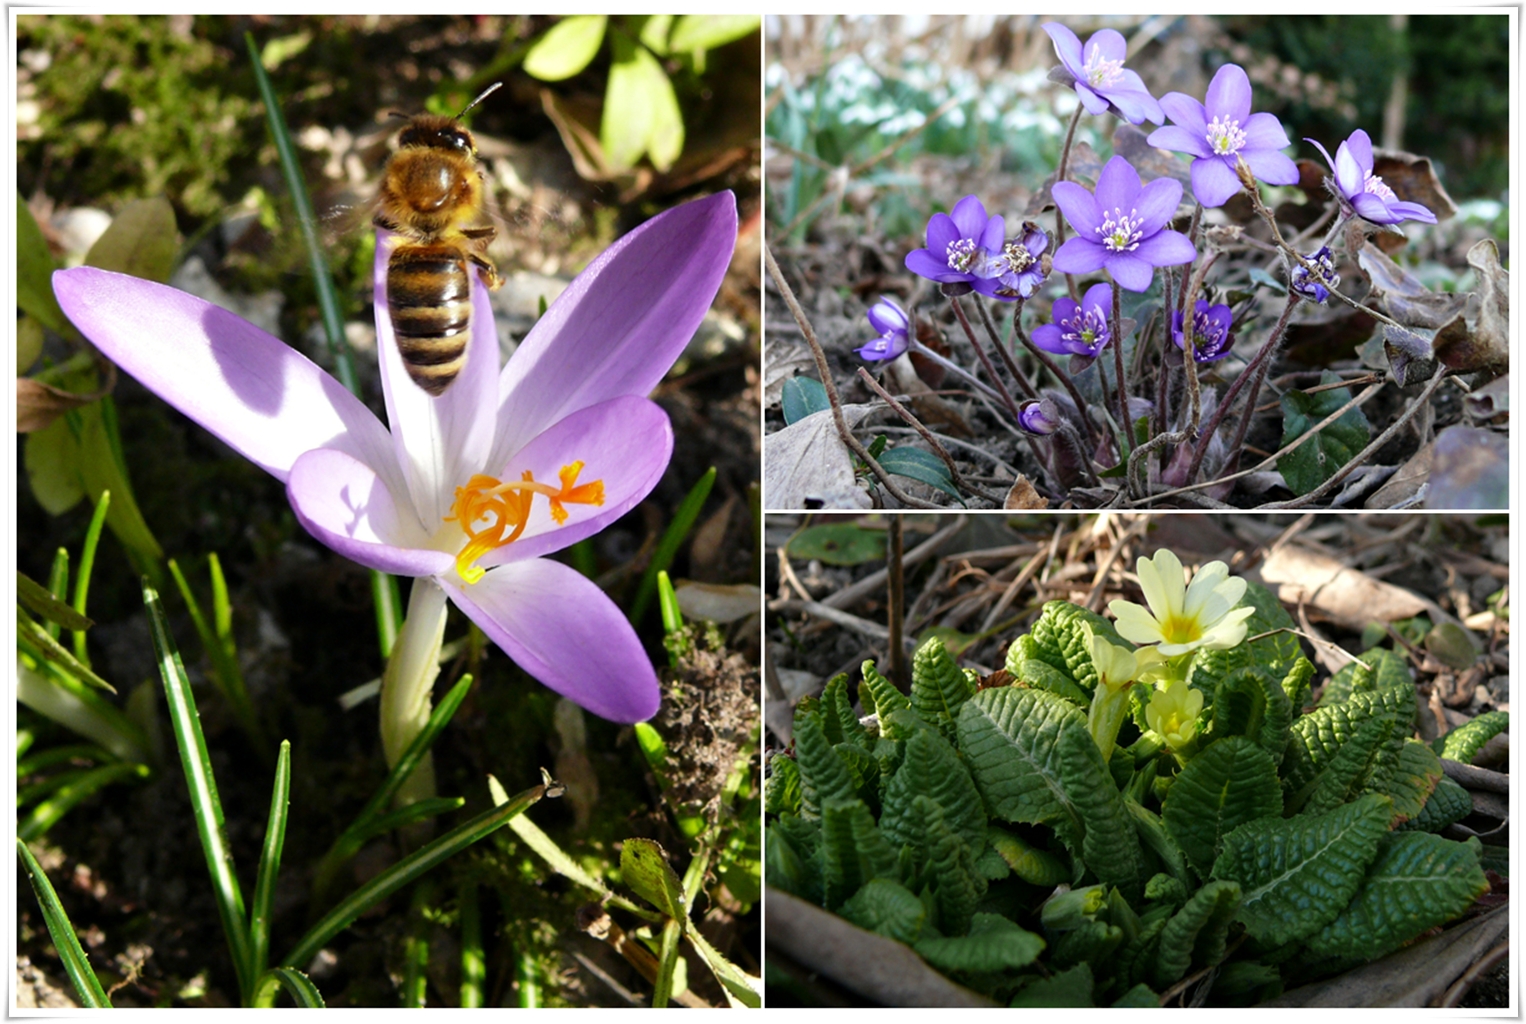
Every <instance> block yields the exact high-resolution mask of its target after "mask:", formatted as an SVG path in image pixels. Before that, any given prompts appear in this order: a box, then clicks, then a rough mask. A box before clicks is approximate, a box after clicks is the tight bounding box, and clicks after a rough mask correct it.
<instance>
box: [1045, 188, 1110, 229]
mask: <svg viewBox="0 0 1526 1024" xmlns="http://www.w3.org/2000/svg"><path fill="white" fill-rule="evenodd" d="M1050 195H1051V197H1052V198H1053V199H1054V202H1055V205H1056V206H1058V207H1059V208H1060V212H1061V213H1063V214H1064V215H1065V219H1066V220H1068V221H1070V226H1071V227H1073V228H1075V229H1076V232H1077V234H1080V235H1083V236H1085V237H1086V238H1087V239H1092V238H1093V237H1094V236H1095V235H1096V234H1097V229H1098V228H1099V227H1101V226H1102V218H1101V217H1100V216H1098V215H1097V200H1096V199H1095V198H1093V197H1092V194H1091V193H1090V192H1088V191H1086V189H1084V188H1082V187H1081V186H1080V185H1077V184H1076V183H1075V182H1073V181H1057V182H1055V183H1054V187H1053V188H1052V189H1050Z"/></svg>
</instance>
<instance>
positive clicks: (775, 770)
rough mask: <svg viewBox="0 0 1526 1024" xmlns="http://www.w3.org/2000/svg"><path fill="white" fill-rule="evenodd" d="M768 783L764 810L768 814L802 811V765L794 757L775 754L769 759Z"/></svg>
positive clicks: (764, 794) (764, 796)
mask: <svg viewBox="0 0 1526 1024" xmlns="http://www.w3.org/2000/svg"><path fill="white" fill-rule="evenodd" d="M768 768H769V776H768V783H767V785H765V786H764V787H763V810H764V811H765V812H766V813H768V814H799V813H800V766H799V765H798V764H796V763H795V759H794V758H793V757H788V756H786V755H784V754H782V753H779V754H775V755H774V756H773V757H771V758H770V759H769V761H768Z"/></svg>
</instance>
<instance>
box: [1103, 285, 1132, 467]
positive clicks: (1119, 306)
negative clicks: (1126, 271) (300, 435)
mask: <svg viewBox="0 0 1526 1024" xmlns="http://www.w3.org/2000/svg"><path fill="white" fill-rule="evenodd" d="M1112 330H1113V372H1114V374H1115V375H1116V377H1117V381H1118V425H1119V426H1120V427H1121V428H1123V440H1122V441H1121V442H1120V443H1119V448H1118V457H1119V458H1120V459H1126V458H1128V455H1129V449H1130V448H1133V447H1134V426H1133V424H1132V423H1131V422H1130V421H1129V380H1128V376H1127V374H1126V373H1125V371H1124V368H1123V293H1122V291H1121V290H1120V289H1118V288H1116V287H1115V288H1113V325H1112ZM1098 376H1099V377H1100V376H1101V374H1100V372H1099V373H1098Z"/></svg>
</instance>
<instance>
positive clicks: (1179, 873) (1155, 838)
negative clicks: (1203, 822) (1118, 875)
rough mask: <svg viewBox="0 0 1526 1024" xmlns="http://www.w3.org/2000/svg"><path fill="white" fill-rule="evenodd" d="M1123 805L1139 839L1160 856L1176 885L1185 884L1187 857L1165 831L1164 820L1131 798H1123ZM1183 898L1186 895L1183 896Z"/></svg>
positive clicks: (1186, 879) (1152, 880) (1187, 880)
mask: <svg viewBox="0 0 1526 1024" xmlns="http://www.w3.org/2000/svg"><path fill="white" fill-rule="evenodd" d="M1123 806H1124V809H1125V810H1127V811H1128V812H1129V817H1130V818H1131V819H1132V820H1133V822H1134V831H1135V832H1136V833H1138V835H1139V841H1140V842H1142V843H1144V845H1145V846H1147V847H1149V848H1150V851H1151V852H1152V853H1154V854H1155V856H1157V857H1159V858H1160V862H1161V864H1162V865H1163V866H1164V867H1165V869H1166V870H1167V871H1169V872H1171V877H1172V878H1175V879H1178V882H1177V884H1178V885H1184V884H1187V883H1188V882H1189V881H1190V879H1189V878H1188V876H1187V858H1186V856H1185V855H1184V854H1183V853H1182V849H1181V847H1179V846H1177V845H1176V840H1174V839H1172V838H1171V833H1170V832H1168V831H1166V824H1165V822H1163V821H1161V820H1160V817H1159V816H1158V815H1156V813H1155V812H1154V811H1152V810H1150V809H1149V808H1148V807H1144V806H1141V805H1140V804H1139V803H1137V802H1136V801H1134V800H1133V799H1132V798H1125V799H1124V801H1123ZM1159 877H1161V876H1160V875H1156V876H1154V877H1152V878H1151V879H1150V881H1151V882H1154V881H1155V879H1156V878H1159ZM1148 894H1149V890H1148V888H1146V895H1148ZM1151 898H1152V899H1153V898H1154V897H1151ZM1183 898H1184V899H1185V898H1186V897H1185V896H1183Z"/></svg>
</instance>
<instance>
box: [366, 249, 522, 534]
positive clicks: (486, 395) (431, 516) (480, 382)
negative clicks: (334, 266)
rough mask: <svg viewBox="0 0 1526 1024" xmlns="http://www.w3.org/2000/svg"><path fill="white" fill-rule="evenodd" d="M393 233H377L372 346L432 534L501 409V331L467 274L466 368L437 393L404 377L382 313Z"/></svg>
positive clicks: (477, 464)
mask: <svg viewBox="0 0 1526 1024" xmlns="http://www.w3.org/2000/svg"><path fill="white" fill-rule="evenodd" d="M395 241H396V236H395V235H390V236H378V238H377V242H376V262H375V265H374V267H373V271H374V275H375V287H376V313H377V315H376V347H377V355H378V358H379V359H380V361H381V381H382V395H383V397H384V398H385V400H386V403H387V422H388V423H390V424H391V425H392V443H393V446H394V449H395V450H396V452H397V461H398V464H399V465H401V466H402V467H403V476H404V478H405V479H406V480H407V481H408V493H409V494H410V495H411V496H412V498H413V507H414V508H415V509H416V510H417V511H418V518H419V521H420V524H421V525H422V526H423V527H424V528H425V529H426V530H430V531H433V530H434V529H435V528H436V527H437V526H439V524H440V521H441V520H442V519H443V518H444V517H445V516H446V515H447V514H448V513H449V511H450V505H451V500H452V496H453V495H454V494H455V488H456V486H457V485H458V484H460V483H463V482H464V481H466V480H467V479H469V478H470V477H471V475H472V474H473V473H476V472H478V471H479V470H480V469H481V468H482V467H483V466H484V465H486V464H487V459H488V453H489V452H490V451H491V450H492V446H493V429H494V422H493V417H492V416H491V415H489V414H488V413H489V411H490V410H494V409H497V408H498V376H499V368H498V328H497V326H496V325H495V324H494V322H493V305H492V301H491V300H490V299H489V298H488V291H487V287H486V286H485V285H484V284H483V283H482V280H481V278H479V277H478V276H477V273H476V271H475V269H473V270H472V271H470V279H471V296H472V313H471V322H470V325H469V328H468V330H469V333H470V337H469V338H468V340H467V350H466V365H465V366H463V367H462V368H461V373H460V374H459V375H458V376H457V377H456V379H455V381H454V382H452V383H451V385H450V387H449V388H447V389H446V391H445V393H444V394H443V395H440V396H439V397H438V398H437V397H434V396H432V395H430V394H429V392H427V391H425V390H424V389H423V388H421V387H419V386H418V385H417V384H415V383H414V382H413V380H412V378H410V377H409V376H408V371H407V369H406V368H405V366H404V364H403V357H402V355H401V354H400V353H399V351H398V347H397V339H396V337H395V336H394V334H393V332H392V318H391V317H390V316H389V315H388V314H387V258H388V256H389V254H390V253H391V250H392V247H393V244H395Z"/></svg>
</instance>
